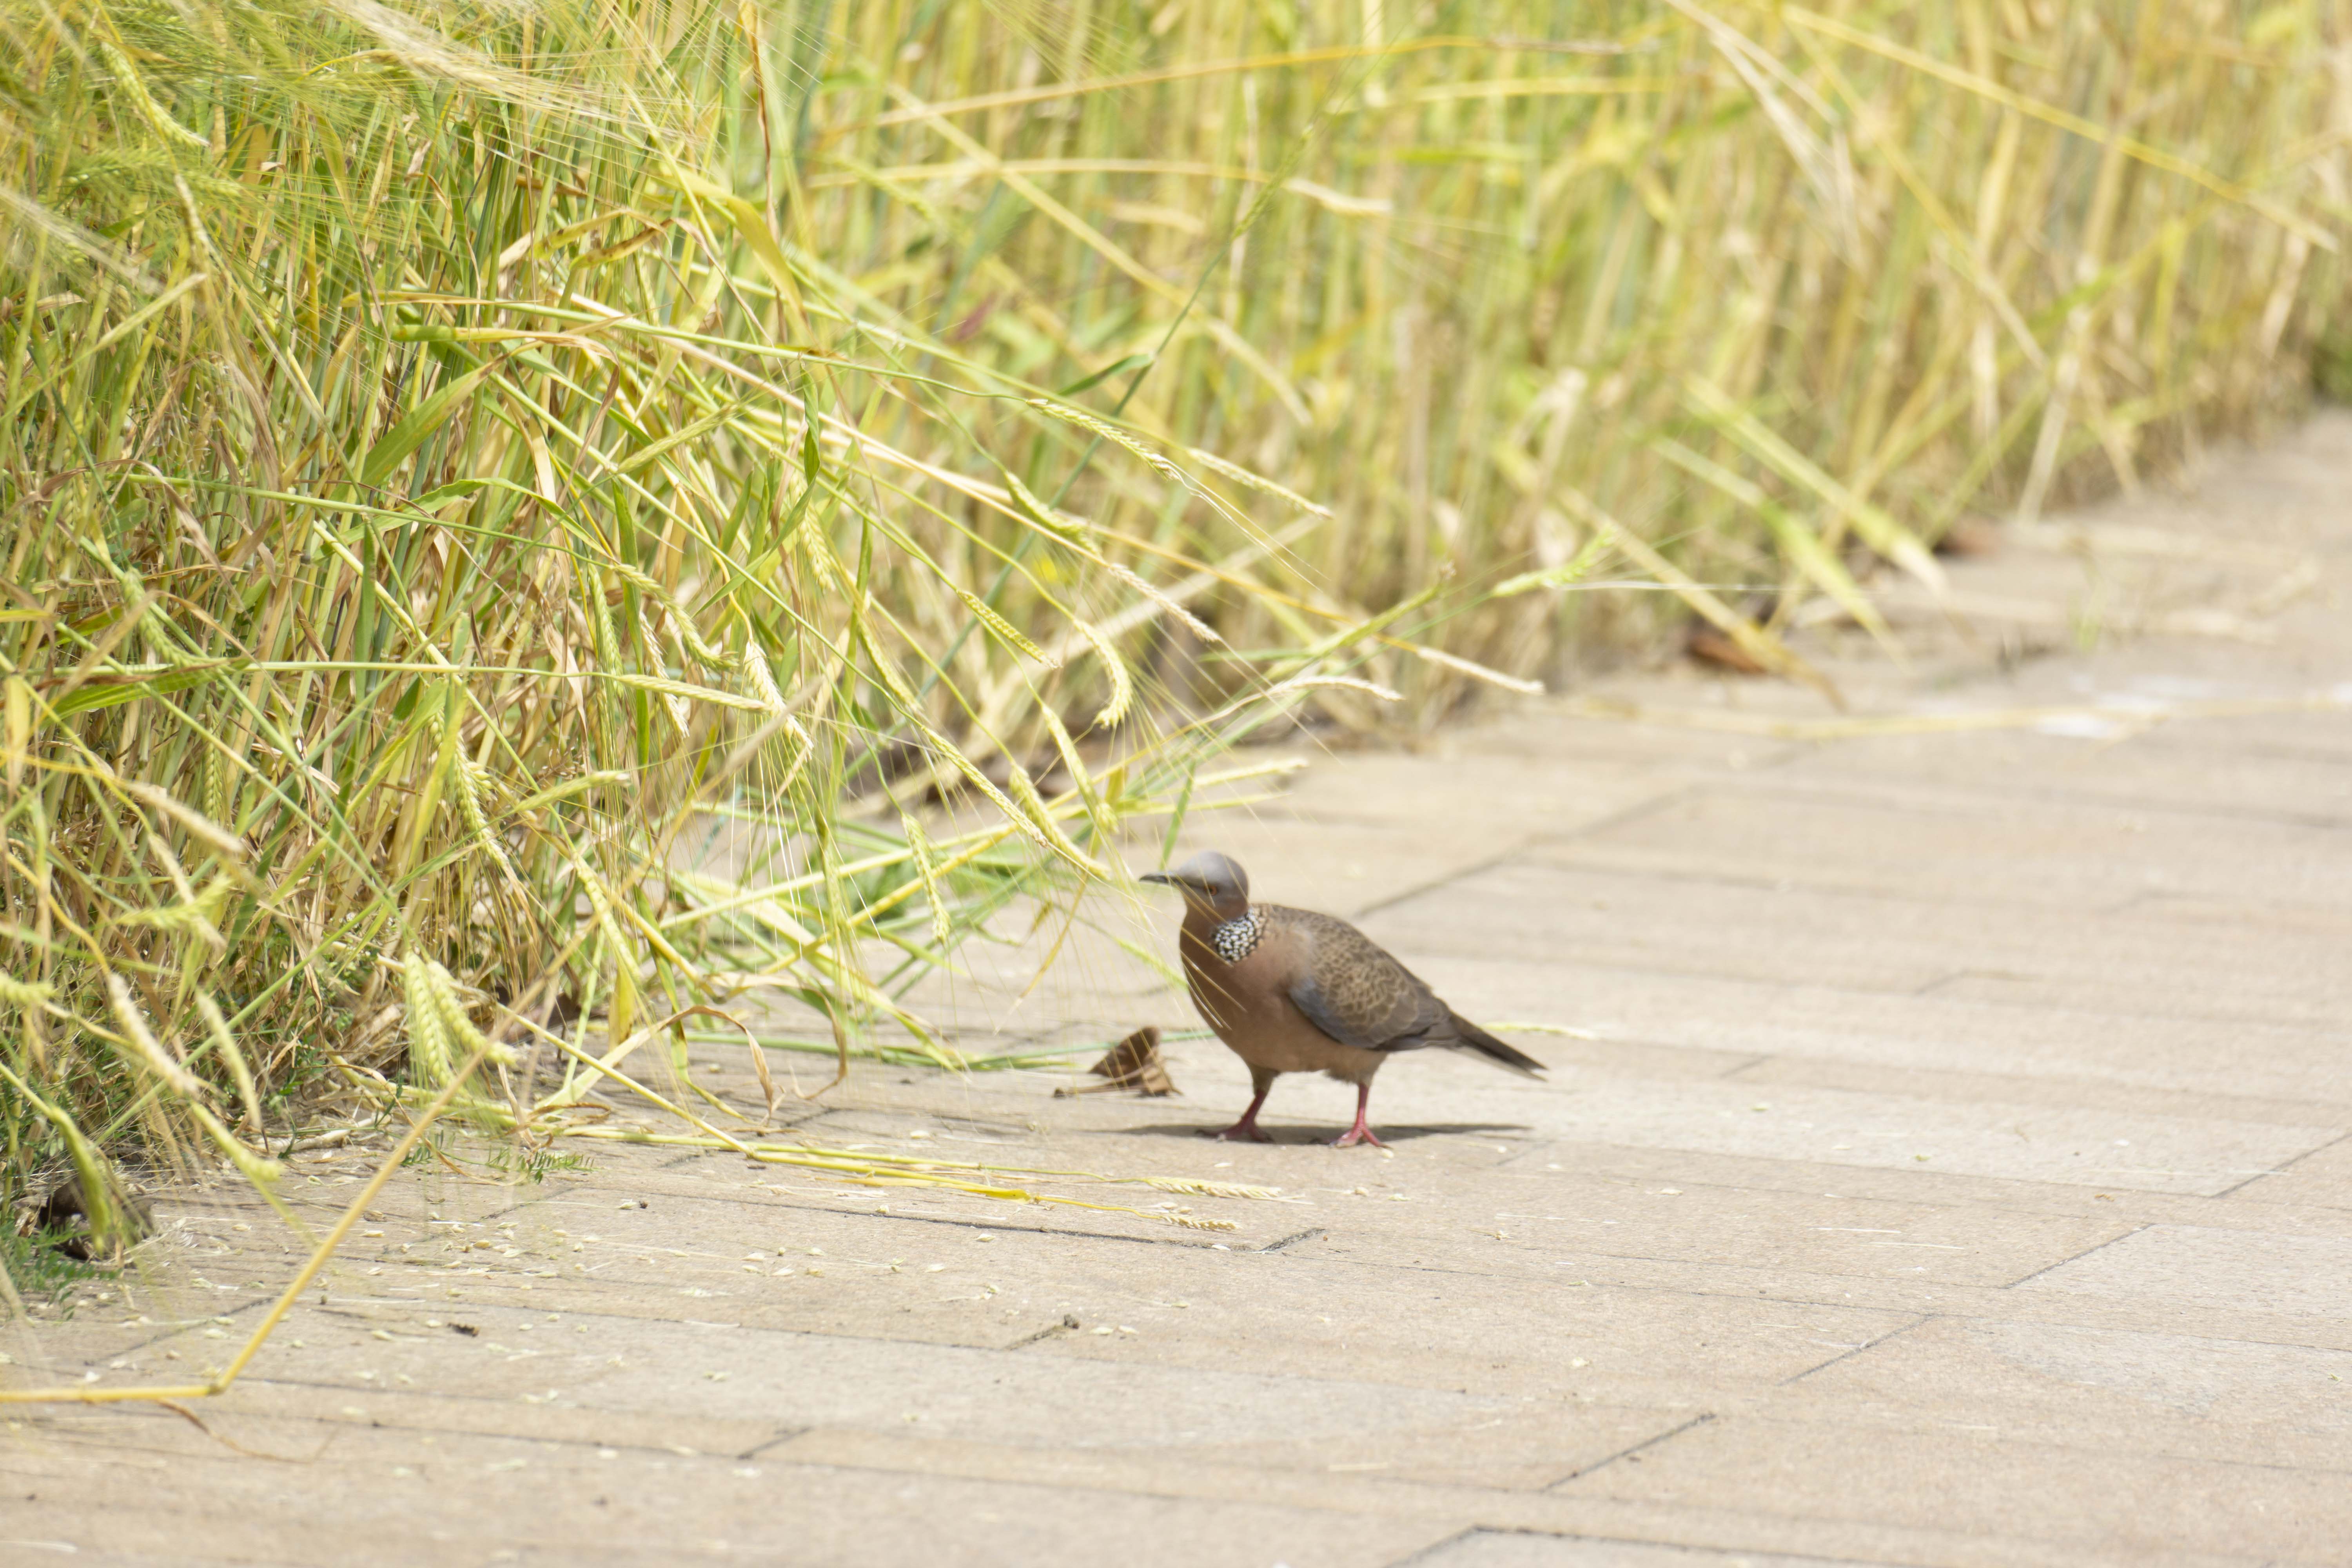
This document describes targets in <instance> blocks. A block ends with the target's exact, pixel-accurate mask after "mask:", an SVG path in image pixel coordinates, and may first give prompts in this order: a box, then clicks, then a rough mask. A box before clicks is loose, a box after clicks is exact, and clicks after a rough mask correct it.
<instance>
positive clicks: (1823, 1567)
mask: <svg viewBox="0 0 2352 1568" xmlns="http://www.w3.org/2000/svg"><path fill="white" fill-rule="evenodd" d="M1480 1535H1524V1536H1527V1537H1528V1538H1530V1539H1532V1540H1537V1541H1573V1542H1590V1543H1591V1544H1592V1545H1595V1546H1630V1547H1634V1548H1637V1549H1638V1548H1641V1547H1657V1546H1665V1547H1667V1548H1668V1549H1669V1550H1679V1551H1682V1552H1692V1553H1696V1554H1698V1555H1700V1556H1705V1557H1722V1558H1725V1559H1726V1560H1727V1562H1726V1568H1736V1564H1738V1563H1741V1562H1743V1561H1745V1559H1746V1555H1747V1553H1748V1551H1749V1550H1751V1549H1749V1548H1746V1547H1734V1546H1722V1547H1717V1546H1697V1547H1688V1546H1685V1547H1676V1546H1675V1545H1674V1544H1673V1543H1672V1542H1662V1541H1654V1540H1643V1539H1642V1538H1641V1537H1638V1536H1632V1535H1589V1534H1586V1533H1584V1532H1583V1531H1560V1530H1533V1529H1529V1528H1528V1527H1527V1526H1524V1525H1509V1524H1474V1525H1472V1526H1470V1527H1469V1528H1468V1529H1467V1530H1463V1531H1456V1532H1455V1533H1454V1534H1452V1535H1449V1536H1447V1537H1446V1538H1445V1539H1444V1540H1443V1541H1439V1542H1432V1543H1431V1544H1430V1545H1427V1546H1424V1547H1423V1548H1422V1549H1421V1550H1420V1551H1418V1552H1414V1553H1413V1554H1412V1556H1410V1557H1400V1558H1398V1559H1397V1560H1396V1561H1395V1562H1393V1563H1389V1564H1387V1568H1413V1564H1415V1563H1425V1562H1432V1561H1434V1554H1435V1553H1437V1552H1441V1551H1444V1549H1445V1548H1447V1547H1449V1546H1454V1545H1456V1544H1458V1543H1460V1542H1465V1541H1468V1540H1470V1539H1471V1538H1473V1537H1475V1536H1480ZM1754 1550H1759V1551H1761V1550H1762V1549H1760V1548H1759V1549H1754ZM1769 1555H1772V1556H1775V1557H1781V1558H1784V1559H1785V1558H1786V1556H1787V1553H1785V1552H1779V1551H1773V1552H1770V1553H1769ZM1797 1561H1799V1562H1801V1563H1802V1564H1803V1565H1804V1568H1814V1565H1815V1564H1819V1565H1820V1568H1848V1565H1851V1568H1897V1565H1896V1564H1895V1563H1893V1562H1891V1561H1890V1560H1889V1559H1887V1558H1885V1557H1824V1556H1822V1555H1821V1553H1819V1552H1807V1553H1805V1554H1804V1555H1803V1556H1802V1557H1801V1558H1799V1559H1797ZM2263 1568H2285V1565H2284V1564H2268V1563H2266V1564H2264V1565H2263Z"/></svg>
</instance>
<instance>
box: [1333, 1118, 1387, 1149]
mask: <svg viewBox="0 0 2352 1568" xmlns="http://www.w3.org/2000/svg"><path fill="white" fill-rule="evenodd" d="M1359 1143H1370V1145H1371V1146H1372V1147H1373V1148H1375V1149H1385V1148H1387V1147H1388V1145H1387V1144H1385V1143H1383V1142H1381V1141H1380V1139H1379V1138H1378V1137H1376V1136H1374V1135H1373V1132H1372V1130H1371V1129H1370V1128H1369V1127H1366V1126H1363V1125H1362V1124H1360V1123H1359V1124H1358V1125H1356V1126H1354V1127H1350V1128H1349V1129H1348V1131H1345V1132H1342V1133H1340V1134H1339V1136H1338V1137H1337V1138H1334V1139H1332V1140H1331V1147H1332V1148H1334V1149H1352V1148H1354V1147H1355V1146H1356V1145H1357V1144H1359Z"/></svg>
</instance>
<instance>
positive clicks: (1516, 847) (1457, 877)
mask: <svg viewBox="0 0 2352 1568" xmlns="http://www.w3.org/2000/svg"><path fill="white" fill-rule="evenodd" d="M1694 788H1696V785H1694V784H1669V785H1667V786H1666V787H1665V789H1664V791H1663V793H1661V794H1658V795H1653V796H1651V797H1649V798H1648V799H1646V800H1640V801H1635V802H1634V803H1633V805H1628V806H1624V807H1622V808H1621V809H1619V810H1616V811H1612V812H1609V813H1607V814H1605V815H1603V816H1598V817H1595V818H1594V819H1593V820H1592V821H1591V822H1588V823H1585V824H1583V825H1582V826H1578V827H1572V828H1570V829H1569V830H1568V831H1567V832H1565V833H1556V834H1529V835H1528V836H1527V837H1522V838H1519V839H1517V840H1516V841H1515V842H1513V843H1512V844H1511V845H1510V846H1509V847H1507V848H1505V849H1502V850H1500V851H1498V852H1496V854H1493V855H1489V856H1487V857H1486V858H1484V859H1479V860H1472V861H1469V862H1467V863H1465V864H1464V865H1461V866H1458V867H1456V868H1454V869H1453V870H1451V871H1448V872H1446V873H1445V874H1444V876H1441V877H1433V878H1432V879H1429V880H1428V881H1425V882H1422V883H1419V884H1417V885H1416V886H1413V887H1410V888H1407V889H1403V890H1402V891H1401V892H1396V893H1391V894H1390V895H1389V896H1388V897H1386V898H1384V899H1377V900H1373V901H1372V902H1370V903H1369V904H1360V905H1359V906H1357V908H1356V910H1355V916H1354V918H1355V919H1357V920H1358V921H1366V920H1370V918H1371V917H1372V916H1374V915H1376V914H1378V913H1380V912H1381V910H1390V909H1394V908H1395V907H1396V906H1397V905H1399V904H1402V903H1407V902H1410V901H1411V900H1414V899H1417V898H1420V897H1421V896H1422V895H1423V894H1424V893H1433V892H1435V891H1436V890H1437V889H1440V888H1444V887H1448V886H1451V885H1452V884H1453V883H1455V882H1459V881H1463V880H1465V879H1467V878H1471V877H1475V876H1478V875H1479V874H1481V873H1482V872H1486V871H1491V870H1493V869H1495V868H1496V867H1498V866H1507V865H1509V864H1510V863H1511V862H1512V861H1514V860H1516V859H1517V858H1519V857H1520V856H1523V855H1525V854H1526V853H1527V852H1528V850H1530V849H1535V848H1541V847H1545V846H1548V845H1552V844H1570V843H1573V842H1575V841H1576V840H1577V839H1580V838H1582V837H1587V836H1589V835H1591V834H1594V833H1604V832H1607V831H1608V830H1609V829H1610V828H1612V827H1615V826H1620V825H1621V824H1623V823H1627V822H1634V821H1638V820H1640V819H1641V818H1642V817H1643V816H1647V815H1648V814H1649V813H1651V812H1653V811H1656V810H1659V809H1661V808H1663V807H1664V806H1666V805H1670V804H1671V803H1673V802H1675V801H1676V800H1679V799H1681V798H1682V797H1683V796H1685V795H1688V794H1690V793H1691V791H1692V790H1693V789H1694Z"/></svg>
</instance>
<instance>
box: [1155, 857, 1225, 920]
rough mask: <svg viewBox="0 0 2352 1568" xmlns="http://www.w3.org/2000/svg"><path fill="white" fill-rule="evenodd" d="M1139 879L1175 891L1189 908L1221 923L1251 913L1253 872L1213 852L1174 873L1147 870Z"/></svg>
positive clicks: (1191, 860) (1187, 862)
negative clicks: (1250, 886) (1250, 879)
mask: <svg viewBox="0 0 2352 1568" xmlns="http://www.w3.org/2000/svg"><path fill="white" fill-rule="evenodd" d="M1139 880H1142V881H1146V882H1157V883H1159V884H1160V886H1161V887H1166V888H1173V889H1176V890H1177V891H1178V892H1180V893H1181V894H1183V895H1184V906H1185V908H1187V909H1193V910H1202V912H1204V913H1206V914H1210V915H1213V916H1215V917H1216V919H1217V920H1219V921H1234V920H1239V919H1241V917H1242V916H1244V915H1245V914H1247V913H1249V873H1248V872H1246V871H1244V870H1243V869H1242V868H1241V867H1240V866H1239V865H1238V864H1237V863H1235V861H1234V859H1233V858H1232V857H1231V856H1226V855H1220V854H1218V853H1217V852H1216V851H1215V850H1213V849H1207V850H1203V851H1202V852H1201V853H1200V854H1198V855H1195V856H1193V857H1192V858H1191V859H1190V860H1187V861H1185V862H1184V863H1183V864H1182V865H1181V866H1178V867H1176V868H1174V869H1172V870H1167V871H1147V872H1145V873H1144V874H1143V876H1142V877H1141V878H1140V879H1139Z"/></svg>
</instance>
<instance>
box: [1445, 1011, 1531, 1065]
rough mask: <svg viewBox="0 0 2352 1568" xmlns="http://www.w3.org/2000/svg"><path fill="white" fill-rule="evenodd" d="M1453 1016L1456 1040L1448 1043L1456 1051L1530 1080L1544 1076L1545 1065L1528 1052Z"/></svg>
mask: <svg viewBox="0 0 2352 1568" xmlns="http://www.w3.org/2000/svg"><path fill="white" fill-rule="evenodd" d="M1453 1019H1454V1038H1453V1039H1451V1040H1449V1041H1447V1042H1446V1043H1447V1044H1448V1045H1450V1046H1452V1047H1454V1049H1455V1050H1457V1051H1467V1052H1469V1053H1470V1054H1471V1055H1473V1056H1477V1057H1484V1058H1486V1060H1488V1061H1490V1062H1493V1063H1494V1064H1495V1065H1496V1067H1498V1068H1510V1069H1511V1070H1512V1071H1513V1072H1517V1073H1525V1074H1526V1075H1527V1076H1528V1077H1529V1078H1540V1077H1541V1076H1543V1070H1544V1065H1543V1063H1541V1062H1539V1061H1538V1060H1536V1058H1533V1057H1531V1056H1529V1055H1528V1054H1527V1052H1525V1051H1522V1050H1517V1049H1514V1048H1513V1047H1509V1046H1507V1045H1505V1044H1503V1042H1502V1041H1500V1040H1498V1039H1496V1037H1494V1036H1492V1035H1490V1034H1488V1033H1487V1032H1486V1030H1484V1029H1482V1028H1480V1027H1479V1026H1477V1025H1475V1024H1474V1023H1472V1022H1471V1021H1470V1020H1469V1019H1467V1018H1465V1017H1464V1016H1462V1015H1461V1014H1459V1013H1455V1014H1454V1015H1453Z"/></svg>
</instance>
